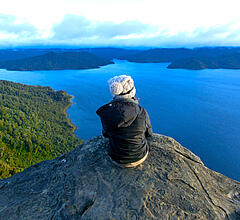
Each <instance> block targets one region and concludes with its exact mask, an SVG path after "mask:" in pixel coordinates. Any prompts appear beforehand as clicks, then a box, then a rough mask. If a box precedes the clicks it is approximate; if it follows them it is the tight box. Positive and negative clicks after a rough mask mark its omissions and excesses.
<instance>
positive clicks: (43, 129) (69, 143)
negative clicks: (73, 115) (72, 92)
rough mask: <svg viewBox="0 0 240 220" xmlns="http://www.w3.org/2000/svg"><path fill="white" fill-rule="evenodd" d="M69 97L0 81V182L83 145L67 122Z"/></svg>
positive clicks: (40, 88) (59, 92) (64, 94)
mask: <svg viewBox="0 0 240 220" xmlns="http://www.w3.org/2000/svg"><path fill="white" fill-rule="evenodd" d="M70 99H71V96H69V95H67V94H66V93H65V92H64V91H54V90H53V89H51V88H50V87H42V86H27V85H22V84H16V83H12V82H8V81H2V80H0V178H6V177H9V176H11V175H13V174H15V173H17V172H20V171H22V170H23V169H24V168H26V167H28V166H30V165H32V164H35V163H37V162H40V161H42V160H48V159H52V158H54V157H56V156H58V155H60V154H63V153H66V152H68V151H70V150H72V149H73V148H74V147H75V146H77V145H79V144H80V143H81V142H82V141H81V140H80V139H78V138H77V137H76V136H75V135H74V134H73V132H74V130H75V127H74V126H73V125H72V124H71V123H70V121H69V120H68V119H67V115H66V113H65V111H66V109H67V108H68V107H69V106H70V105H71V102H70Z"/></svg>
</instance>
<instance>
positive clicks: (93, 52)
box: [0, 47, 240, 70]
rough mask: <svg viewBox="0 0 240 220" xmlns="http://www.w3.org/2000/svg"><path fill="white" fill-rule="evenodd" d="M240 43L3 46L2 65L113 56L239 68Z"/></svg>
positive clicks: (84, 63)
mask: <svg viewBox="0 0 240 220" xmlns="http://www.w3.org/2000/svg"><path fill="white" fill-rule="evenodd" d="M239 54H240V47H201V48H194V49H188V48H153V49H147V50H143V49H124V48H114V47H100V48H76V49H66V48H42V49H41V48H40V49H38V48H36V49H8V50H0V68H5V69H8V70H60V69H88V68H98V67H100V66H102V65H107V64H111V63H113V62H112V60H113V59H121V60H128V61H129V62H136V63H171V64H170V65H169V66H168V68H173V69H175V68H184V69H191V70H199V69H219V68H222V69H239V68H240V58H239Z"/></svg>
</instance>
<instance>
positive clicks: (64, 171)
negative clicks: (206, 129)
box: [0, 134, 240, 220]
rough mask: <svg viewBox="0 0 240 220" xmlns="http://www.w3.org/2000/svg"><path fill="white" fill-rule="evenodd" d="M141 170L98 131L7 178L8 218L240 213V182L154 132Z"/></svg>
mask: <svg viewBox="0 0 240 220" xmlns="http://www.w3.org/2000/svg"><path fill="white" fill-rule="evenodd" d="M149 144H150V148H151V151H150V154H149V157H148V158H147V160H146V161H145V162H144V163H143V164H142V165H140V166H139V167H137V168H135V169H122V168H119V167H117V166H115V165H114V164H112V162H111V160H110V159H109V157H108V155H107V148H108V141H107V139H105V138H103V137H102V136H99V137H95V138H93V139H91V140H89V141H87V142H86V143H84V144H83V145H80V146H79V147H77V148H76V149H75V150H73V151H72V152H69V153H67V154H65V155H62V156H60V157H57V158H56V159H53V160H50V161H44V162H41V163H39V164H36V165H33V166H31V167H29V168H28V169H26V170H25V171H23V172H22V173H18V174H16V175H14V176H12V177H11V178H8V179H3V180H0V219H11V220H14V219H240V183H239V182H237V181H234V180H231V179H229V178H227V177H225V176H223V175H222V174H219V173H217V172H214V171H212V170H210V169H208V168H207V167H205V166H204V164H203V163H202V161H201V160H200V159H199V157H197V156H196V155H194V154H193V153H192V152H191V151H189V150H187V149H186V148H184V147H183V146H181V145H180V144H179V143H177V142H176V141H175V140H174V139H172V138H170V137H166V136H163V135H159V134H154V136H153V137H152V138H150V139H149Z"/></svg>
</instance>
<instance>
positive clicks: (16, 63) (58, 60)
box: [0, 51, 113, 71]
mask: <svg viewBox="0 0 240 220" xmlns="http://www.w3.org/2000/svg"><path fill="white" fill-rule="evenodd" d="M107 64H113V62H112V61H110V60H108V59H104V58H101V57H98V56H96V55H94V54H91V53H88V52H85V51H83V52H63V53H56V52H48V53H46V54H42V55H38V56H34V57H27V58H23V59H18V60H8V61H5V62H1V63H0V68H3V69H7V70H17V71H33V70H64V69H90V68H99V67H100V66H103V65H107Z"/></svg>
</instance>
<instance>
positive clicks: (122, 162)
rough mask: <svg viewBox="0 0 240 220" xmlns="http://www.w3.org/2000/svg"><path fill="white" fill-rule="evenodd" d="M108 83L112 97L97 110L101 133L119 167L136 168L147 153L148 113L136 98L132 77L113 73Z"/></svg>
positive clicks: (148, 134)
mask: <svg viewBox="0 0 240 220" xmlns="http://www.w3.org/2000/svg"><path fill="white" fill-rule="evenodd" d="M108 84H109V88H110V92H111V93H112V95H113V100H112V101H111V102H110V103H108V104H105V105H103V106H102V107H100V108H99V109H98V110H97V111H96V113H97V115H99V116H100V118H101V122H102V127H103V130H102V131H103V136H104V137H107V138H109V144H110V147H109V152H108V154H109V156H110V158H111V159H112V161H113V163H115V164H116V165H118V166H120V167H123V168H127V167H136V166H138V165H139V164H141V163H143V161H144V160H145V159H146V158H147V156H148V153H149V146H148V143H147V140H146V137H150V136H152V126H151V123H150V119H149V115H148V113H147V111H146V110H145V109H144V108H143V107H141V106H140V105H139V102H138V100H137V98H135V94H136V88H135V86H134V81H133V79H132V78H131V76H127V75H121V76H115V77H113V78H112V79H110V80H109V81H108Z"/></svg>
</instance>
